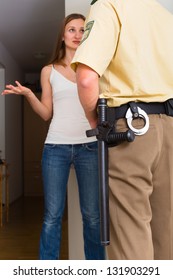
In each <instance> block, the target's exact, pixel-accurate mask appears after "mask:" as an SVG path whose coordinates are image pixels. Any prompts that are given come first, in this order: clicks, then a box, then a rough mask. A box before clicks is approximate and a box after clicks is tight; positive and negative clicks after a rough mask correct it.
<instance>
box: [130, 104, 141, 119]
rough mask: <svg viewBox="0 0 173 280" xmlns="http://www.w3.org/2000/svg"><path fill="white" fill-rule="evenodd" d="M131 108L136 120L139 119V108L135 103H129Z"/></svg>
mask: <svg viewBox="0 0 173 280" xmlns="http://www.w3.org/2000/svg"><path fill="white" fill-rule="evenodd" d="M129 106H130V109H131V112H132V115H133V118H134V119H137V118H138V117H139V112H138V107H137V105H136V103H135V102H129Z"/></svg>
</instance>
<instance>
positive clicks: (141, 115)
mask: <svg viewBox="0 0 173 280" xmlns="http://www.w3.org/2000/svg"><path fill="white" fill-rule="evenodd" d="M137 109H138V117H139V118H141V119H143V120H144V122H145V124H144V127H142V128H140V129H137V128H135V127H133V126H132V121H133V120H134V119H135V117H133V113H132V111H131V109H130V108H129V109H128V110H127V112H126V115H125V117H126V119H127V124H128V127H129V128H130V129H131V130H132V131H133V132H134V134H135V135H143V134H145V133H146V132H147V130H148V129H149V118H148V115H147V114H146V112H145V111H144V110H142V109H141V108H140V107H137Z"/></svg>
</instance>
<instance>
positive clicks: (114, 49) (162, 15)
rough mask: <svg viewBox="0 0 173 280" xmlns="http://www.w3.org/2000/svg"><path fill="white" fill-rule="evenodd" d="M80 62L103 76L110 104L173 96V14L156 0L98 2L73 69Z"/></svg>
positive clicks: (103, 93)
mask: <svg viewBox="0 0 173 280" xmlns="http://www.w3.org/2000/svg"><path fill="white" fill-rule="evenodd" d="M79 62H80V63H83V64H86V65H87V66H89V67H91V68H92V69H93V70H95V71H96V72H97V73H98V74H99V76H100V97H104V98H107V99H108V105H109V106H119V105H121V104H124V103H127V102H129V101H134V100H135V101H143V102H162V101H165V100H167V99H169V98H173V15H172V14H171V13H170V12H169V11H167V10H166V9H165V8H163V7H162V6H161V5H160V4H159V3H158V2H157V1H155V0H98V1H96V2H95V3H94V4H93V5H91V9H90V13H89V15H88V17H87V20H86V28H85V32H84V36H83V40H82V42H81V45H80V46H79V47H78V49H77V51H76V54H75V56H74V58H73V62H72V67H73V68H74V69H75V66H76V65H77V63H79Z"/></svg>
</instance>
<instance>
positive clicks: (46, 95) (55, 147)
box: [2, 14, 104, 260]
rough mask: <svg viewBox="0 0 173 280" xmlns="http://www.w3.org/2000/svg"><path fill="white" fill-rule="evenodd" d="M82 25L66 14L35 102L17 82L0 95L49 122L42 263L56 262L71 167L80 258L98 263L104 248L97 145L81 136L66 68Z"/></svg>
mask: <svg viewBox="0 0 173 280" xmlns="http://www.w3.org/2000/svg"><path fill="white" fill-rule="evenodd" d="M84 21H85V17H84V16H83V15H81V14H71V15H69V16H67V17H66V18H65V19H64V21H63V26H62V29H61V32H60V34H59V37H58V41H57V45H56V50H55V53H54V55H53V58H52V60H51V62H50V64H49V65H47V66H45V67H43V69H42V71H41V87H42V96H41V101H39V100H38V99H37V97H36V96H35V95H34V93H33V92H32V91H31V90H30V89H29V88H26V87H23V86H22V85H21V84H20V83H19V82H18V81H16V85H17V86H13V85H7V86H6V89H5V90H4V91H3V93H2V94H10V93H15V94H22V95H24V96H25V97H26V98H27V100H28V102H29V103H30V105H31V106H32V108H33V110H34V111H35V112H36V113H37V114H38V115H39V116H40V117H41V118H43V119H44V120H49V119H50V118H52V120H51V123H50V127H49V130H48V134H47V137H46V140H45V145H44V149H43V155H42V173H43V185H44V201H45V203H44V221H43V225H42V232H41V237H40V255H39V258H40V259H44V260H45V259H46V260H51V259H52V260H55V259H58V258H59V253H60V242H61V226H62V216H63V212H64V206H65V200H66V188H67V182H68V177H69V172H70V167H71V165H72V164H73V165H74V168H75V172H76V176H77V181H78V187H79V198H80V208H81V213H82V219H83V236H84V251H85V257H86V259H88V260H91V259H93V260H94V259H95V260H100V259H104V247H102V246H101V243H100V221H99V220H100V218H99V202H98V196H99V195H98V166H97V141H96V139H95V138H92V139H91V138H87V137H86V135H85V131H86V130H87V129H90V126H89V123H88V121H87V119H86V117H85V114H84V111H83V109H82V106H81V104H80V101H79V99H78V93H77V85H76V75H75V72H73V70H72V69H71V67H70V62H71V60H72V58H73V56H74V53H75V51H76V49H77V47H78V45H79V43H80V40H81V38H82V35H83V31H84Z"/></svg>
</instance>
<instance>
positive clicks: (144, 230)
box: [71, 0, 173, 260]
mask: <svg viewBox="0 0 173 280" xmlns="http://www.w3.org/2000/svg"><path fill="white" fill-rule="evenodd" d="M172 34H173V15H172V14H171V13H170V12H168V11H167V10H166V9H164V8H163V7H162V6H161V5H160V4H159V3H158V2H157V1H155V0H95V1H92V2H91V9H90V12H89V15H88V18H87V20H86V23H85V32H84V36H83V39H82V42H81V44H80V46H79V47H78V50H77V52H76V54H75V56H74V58H73V62H72V65H71V66H72V68H73V69H76V68H77V70H76V71H77V83H78V90H79V97H80V101H81V103H82V106H83V108H84V110H85V113H86V116H87V118H88V120H89V122H90V125H91V127H92V128H95V127H96V126H97V101H98V98H99V97H101V98H105V99H106V100H107V104H108V107H109V108H108V111H109V109H111V110H113V113H114V114H113V115H114V123H115V129H116V130H117V131H126V130H127V129H128V128H130V129H131V130H132V131H133V132H134V133H135V135H136V136H135V140H134V141H133V142H131V143H128V142H123V143H121V144H120V145H116V146H114V147H110V148H109V202H110V245H109V246H108V247H107V248H108V258H109V259H125V260H130V259H131V260H133V259H143V260H145V259H146V260H147V259H148V260H149V259H162V260H166V259H173V139H172V138H173V51H172V50H173V36H172ZM99 95H100V96H99Z"/></svg>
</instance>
